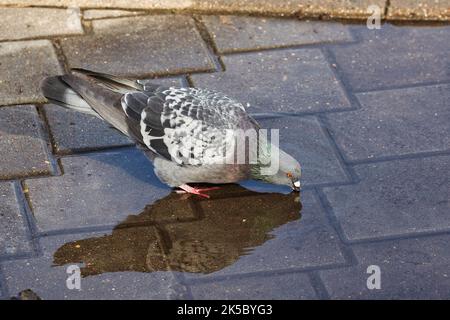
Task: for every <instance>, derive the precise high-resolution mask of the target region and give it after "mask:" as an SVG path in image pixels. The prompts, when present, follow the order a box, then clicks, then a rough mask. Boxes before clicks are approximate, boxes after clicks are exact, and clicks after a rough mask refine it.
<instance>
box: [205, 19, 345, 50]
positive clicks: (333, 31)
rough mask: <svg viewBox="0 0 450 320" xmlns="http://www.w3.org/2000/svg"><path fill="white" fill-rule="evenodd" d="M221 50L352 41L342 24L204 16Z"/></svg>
mask: <svg viewBox="0 0 450 320" xmlns="http://www.w3.org/2000/svg"><path fill="white" fill-rule="evenodd" d="M202 20H203V22H204V23H205V25H206V27H207V29H208V31H209V32H210V33H211V34H212V37H213V40H214V43H215V44H216V46H217V48H218V50H219V52H221V53H228V52H233V51H247V50H255V49H266V48H277V47H286V46H293V45H302V44H313V43H319V42H335V41H351V40H352V36H351V34H350V33H349V30H348V28H347V27H346V26H345V25H343V24H341V23H333V22H328V23H327V22H317V21H299V20H297V19H283V18H262V17H245V16H203V17H202Z"/></svg>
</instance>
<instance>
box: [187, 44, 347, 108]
mask: <svg viewBox="0 0 450 320" xmlns="http://www.w3.org/2000/svg"><path fill="white" fill-rule="evenodd" d="M223 62H224V63H225V68H226V71H225V72H216V73H209V74H198V75H193V76H192V79H193V82H194V85H195V86H197V87H204V88H210V89H215V90H219V91H222V92H224V93H225V94H227V95H229V96H231V97H234V98H236V99H237V100H239V101H240V102H242V103H243V104H244V105H246V104H249V105H250V106H251V107H250V109H249V111H250V112H257V111H279V112H315V111H328V110H336V109H337V110H345V109H348V108H350V103H349V101H348V100H347V98H346V97H345V94H344V91H343V90H342V88H341V86H340V84H339V82H338V80H337V79H336V77H335V76H334V74H333V72H332V71H331V69H330V67H329V65H328V62H327V61H326V59H325V57H324V56H323V55H322V53H321V52H320V50H318V49H300V50H298V49H297V50H280V51H270V52H269V51H267V52H260V53H251V54H240V55H233V56H225V57H223Z"/></svg>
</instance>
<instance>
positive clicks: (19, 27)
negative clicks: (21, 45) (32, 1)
mask: <svg viewBox="0 0 450 320" xmlns="http://www.w3.org/2000/svg"><path fill="white" fill-rule="evenodd" d="M80 17H81V14H80V11H79V10H76V9H74V8H70V9H55V8H2V10H0V20H1V21H2V26H1V27H0V31H1V32H0V40H16V39H25V38H35V37H49V36H55V35H63V34H81V33H83V27H82V26H81V20H80Z"/></svg>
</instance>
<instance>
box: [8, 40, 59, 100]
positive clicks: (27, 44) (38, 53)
mask: <svg viewBox="0 0 450 320" xmlns="http://www.w3.org/2000/svg"><path fill="white" fill-rule="evenodd" d="M61 71H62V70H61V68H60V66H59V63H58V59H57V57H56V54H55V51H54V50H53V46H52V44H51V42H50V41H48V40H35V41H14V42H2V43H0V84H1V85H0V105H1V104H19V103H30V102H44V101H45V98H44V96H43V95H42V94H41V93H40V89H39V83H40V81H41V80H42V79H43V78H44V77H45V76H49V75H56V74H60V73H61Z"/></svg>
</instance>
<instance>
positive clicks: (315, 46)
mask: <svg viewBox="0 0 450 320" xmlns="http://www.w3.org/2000/svg"><path fill="white" fill-rule="evenodd" d="M352 36H353V35H352ZM358 43H359V41H354V40H352V41H350V40H348V41H345V40H342V41H339V42H338V41H335V42H333V41H322V42H318V43H303V44H286V45H279V46H272V47H260V48H258V47H255V48H248V49H236V50H233V51H223V52H220V55H222V56H234V55H249V54H255V53H260V52H261V53H265V52H268V53H270V52H273V51H288V50H302V49H305V50H306V49H322V48H323V47H324V46H339V47H344V48H345V47H347V46H350V45H355V44H358Z"/></svg>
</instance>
